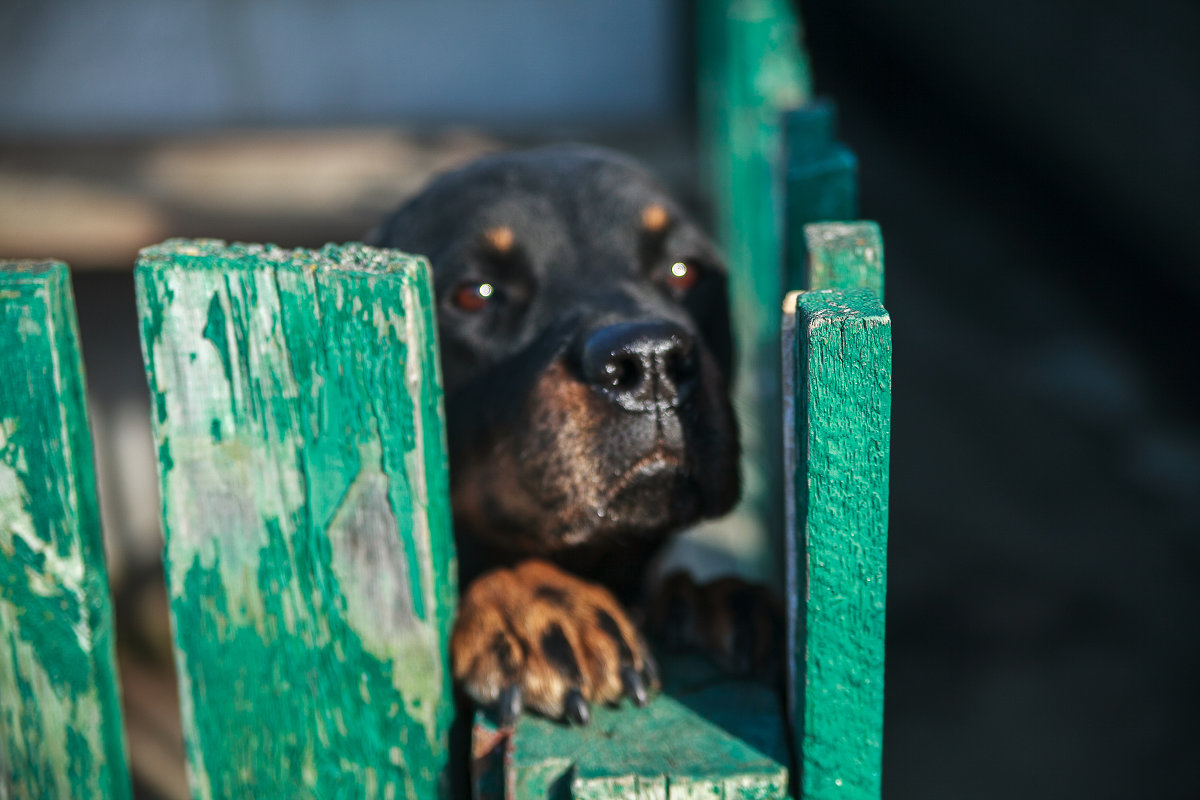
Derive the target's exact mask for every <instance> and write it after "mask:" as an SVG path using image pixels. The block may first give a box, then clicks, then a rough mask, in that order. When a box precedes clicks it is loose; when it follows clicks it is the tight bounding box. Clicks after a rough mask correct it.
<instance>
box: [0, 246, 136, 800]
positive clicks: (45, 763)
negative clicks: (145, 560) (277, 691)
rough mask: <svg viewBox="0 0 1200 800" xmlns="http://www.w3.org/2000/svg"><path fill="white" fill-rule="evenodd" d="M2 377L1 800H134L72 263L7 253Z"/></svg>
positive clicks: (0, 318)
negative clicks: (74, 799)
mask: <svg viewBox="0 0 1200 800" xmlns="http://www.w3.org/2000/svg"><path fill="white" fill-rule="evenodd" d="M0 375H3V379H2V380H0V798H10V797H11V798H45V799H46V800H58V798H64V797H89V798H91V797H95V798H104V799H105V800H110V799H123V798H128V797H129V796H130V786H129V776H128V772H127V769H126V759H125V743H124V737H123V735H122V729H121V707H120V702H119V699H118V689H117V675H116V665H115V661H114V653H113V647H114V635H113V620H112V604H111V601H110V599H109V591H108V577H107V570H106V568H105V564H104V544H103V537H102V535H101V530H100V512H99V507H98V505H97V501H96V481H95V473H94V468H93V464H92V440H91V433H90V431H89V428H88V418H87V392H86V387H85V381H84V374H83V362H82V360H81V358H80V350H79V332H78V327H77V323H76V320H75V299H74V296H73V294H72V292H71V279H70V275H69V274H68V272H67V268H66V266H65V265H64V264H60V263H57V262H0Z"/></svg>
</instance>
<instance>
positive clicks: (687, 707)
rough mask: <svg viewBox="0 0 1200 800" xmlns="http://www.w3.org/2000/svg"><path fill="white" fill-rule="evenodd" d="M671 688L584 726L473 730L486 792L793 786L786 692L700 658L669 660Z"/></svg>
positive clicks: (555, 799)
mask: <svg viewBox="0 0 1200 800" xmlns="http://www.w3.org/2000/svg"><path fill="white" fill-rule="evenodd" d="M663 671H664V674H665V675H667V676H669V677H670V682H669V685H668V686H667V688H666V690H665V691H664V692H663V693H662V694H660V695H658V696H656V697H654V698H653V699H652V700H651V701H650V704H649V705H647V706H646V707H645V708H634V707H632V706H631V705H630V704H629V703H628V702H626V703H623V704H622V706H621V707H619V708H608V707H596V708H594V709H593V710H592V720H591V722H590V724H588V725H587V726H586V727H579V728H576V727H567V726H566V725H564V724H560V723H556V722H550V721H548V720H545V719H541V718H539V717H532V716H525V717H522V718H521V719H520V720H519V721H518V723H517V725H516V727H515V729H512V730H510V729H502V728H498V727H497V726H496V725H495V724H494V721H493V720H491V719H490V718H489V717H488V716H487V715H485V714H483V713H479V714H477V715H476V718H475V730H474V731H473V753H474V757H475V759H474V772H475V796H476V797H477V798H479V799H480V800H501V798H503V799H504V800H536V798H546V800H568V799H569V800H600V799H601V798H618V797H637V798H672V799H675V798H679V799H681V800H683V799H688V798H714V799H715V800H719V799H720V798H731V799H732V798H762V799H763V800H766V798H776V797H786V796H787V789H788V779H787V769H786V767H784V766H783V763H784V762H786V760H787V758H788V753H787V745H786V742H787V738H786V733H785V730H784V721H783V714H782V713H781V702H780V701H781V698H780V697H779V695H778V694H777V693H776V692H775V691H773V690H772V689H770V688H768V687H767V686H764V685H762V684H759V683H755V682H753V681H749V680H741V679H737V678H731V677H729V676H727V675H724V674H722V673H721V672H720V671H719V670H718V669H717V668H716V667H714V666H712V665H711V664H710V663H708V662H707V661H706V660H704V659H701V658H698V657H694V656H693V657H677V658H673V659H668V660H666V661H665V662H664V664H663Z"/></svg>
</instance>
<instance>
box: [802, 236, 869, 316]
mask: <svg viewBox="0 0 1200 800" xmlns="http://www.w3.org/2000/svg"><path fill="white" fill-rule="evenodd" d="M804 240H805V243H806V245H807V250H808V254H809V258H808V274H807V277H806V279H805V283H804V285H805V288H807V289H859V288H862V289H870V290H871V291H873V292H874V293H875V296H876V297H878V298H879V300H880V302H883V237H882V236H881V235H880V233H879V225H878V224H876V223H874V222H866V221H862V222H822V223H819V224H813V225H805V226H804Z"/></svg>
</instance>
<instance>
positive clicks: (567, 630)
mask: <svg viewBox="0 0 1200 800" xmlns="http://www.w3.org/2000/svg"><path fill="white" fill-rule="evenodd" d="M368 241H369V242H370V243H372V244H377V245H380V246H386V247H395V248H399V249H402V250H407V251H409V252H414V253H422V254H425V255H426V256H428V257H429V259H430V261H431V263H432V265H433V269H434V275H435V283H436V289H437V297H438V303H439V305H438V311H437V313H438V322H439V335H440V337H441V352H442V367H443V373H444V381H445V390H446V412H447V420H448V428H449V445H450V466H451V492H452V501H453V510H454V526H455V534H456V538H457V540H458V552H459V565H460V576H461V582H462V585H463V587H464V593H463V601H462V605H461V609H460V612H459V619H458V622H457V624H456V628H455V634H454V639H453V642H452V651H453V652H452V660H453V664H454V674H455V677H456V678H457V679H458V680H459V681H460V683H461V684H462V686H463V687H464V688H465V690H466V691H467V693H468V694H469V695H470V696H472V697H473V698H474V699H475V700H476V701H478V702H482V703H499V704H500V707H501V711H502V714H503V715H505V716H510V715H514V714H515V713H517V712H518V711H519V710H520V708H521V707H522V705H524V706H526V707H529V708H532V709H535V710H537V711H539V712H541V713H543V714H546V715H549V716H552V717H560V716H564V715H565V716H567V717H568V718H569V719H572V720H574V721H577V722H586V721H587V718H588V705H587V704H588V702H611V701H614V700H616V699H619V698H620V697H621V696H622V694H627V695H629V696H631V697H632V698H633V699H634V700H635V701H636V702H638V703H642V702H645V697H646V689H647V685H648V684H653V683H654V682H655V681H656V677H655V675H654V666H653V661H652V660H651V658H650V655H649V653H648V652H647V650H646V649H645V647H644V645H643V644H642V640H641V637H640V636H639V635H638V632H637V630H636V628H635V627H634V625H633V624H632V623H631V622H630V620H629V617H628V615H627V614H626V612H625V607H627V605H628V604H629V603H630V602H632V601H634V600H635V599H636V597H637V594H638V591H639V589H640V588H641V584H642V581H643V575H644V571H645V568H646V566H647V564H648V562H649V561H650V560H651V558H652V557H653V556H654V554H655V553H656V552H657V551H658V550H659V549H660V548H661V546H662V545H663V543H664V541H665V540H666V538H667V537H668V536H669V535H670V534H672V533H674V532H676V531H678V530H679V529H681V528H683V527H684V526H686V525H688V524H689V523H692V522H695V521H697V520H700V519H702V518H707V517H714V516H718V515H721V514H723V513H725V512H726V511H728V510H729V509H730V508H731V507H732V506H733V504H734V503H735V501H736V500H737V497H738V493H739V486H738V468H737V460H738V445H737V435H736V427H735V423H734V418H733V413H732V410H731V408H730V404H729V398H728V391H727V380H728V376H729V374H730V358H731V350H732V345H731V339H730V330H729V313H728V305H729V303H728V297H727V290H726V275H725V267H724V264H723V263H722V261H721V258H720V257H719V255H718V254H717V251H716V248H715V247H714V246H713V244H712V242H711V241H710V240H709V239H708V238H707V237H706V236H705V235H704V234H703V233H702V232H701V231H700V229H699V228H698V227H697V226H696V225H695V224H693V223H692V222H691V221H690V220H689V219H688V217H687V216H686V215H685V214H684V213H683V212H682V210H681V209H680V208H679V207H678V206H677V205H676V204H675V203H674V202H673V201H672V200H671V199H670V198H669V197H668V196H667V195H666V194H665V193H664V192H663V190H662V189H660V188H659V187H658V186H657V185H656V184H655V182H654V181H653V180H652V179H651V178H650V177H649V176H648V175H647V174H646V173H645V172H644V171H643V170H642V169H641V168H639V167H638V166H637V165H636V164H634V163H632V162H631V161H629V160H628V159H626V158H623V157H621V156H618V155H616V154H614V153H610V152H607V151H604V150H600V149H596V148H586V147H578V146H570V147H551V148H542V149H536V150H530V151H524V152H513V153H507V154H501V155H496V156H491V157H488V158H484V159H482V160H480V161H477V162H475V163H473V164H471V165H469V166H467V167H465V168H463V169H460V170H458V171H456V172H452V173H449V174H447V175H443V176H442V177H440V178H438V179H436V180H435V181H434V182H433V183H432V184H431V185H430V186H429V187H427V188H426V189H425V190H424V191H423V192H422V193H421V194H420V195H418V196H417V197H416V198H414V199H413V200H411V201H410V202H408V203H407V204H406V205H404V206H403V207H401V208H400V209H399V210H397V211H396V212H394V213H393V214H391V215H390V216H389V217H387V218H386V219H385V220H384V221H383V222H382V223H381V224H380V225H379V226H378V227H377V228H376V229H375V230H374V231H373V232H372V233H371V234H370V235H369V236H368ZM618 598H619V600H618Z"/></svg>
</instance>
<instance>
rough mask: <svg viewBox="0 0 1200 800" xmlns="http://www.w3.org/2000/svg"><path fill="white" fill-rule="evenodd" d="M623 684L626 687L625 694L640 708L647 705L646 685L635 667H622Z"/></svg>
mask: <svg viewBox="0 0 1200 800" xmlns="http://www.w3.org/2000/svg"><path fill="white" fill-rule="evenodd" d="M621 683H622V684H623V685H624V686H625V694H627V695H629V699H630V700H632V701H633V704H634V705H635V706H637V707H638V708H641V707H642V706H644V705H646V700H647V697H646V683H645V681H643V680H642V676H641V675H638V674H637V671H636V670H634V668H633V667H631V666H629V665H626V666H624V667H621Z"/></svg>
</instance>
